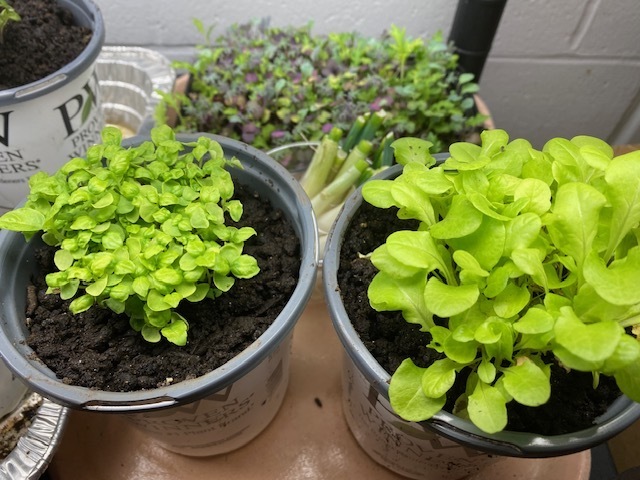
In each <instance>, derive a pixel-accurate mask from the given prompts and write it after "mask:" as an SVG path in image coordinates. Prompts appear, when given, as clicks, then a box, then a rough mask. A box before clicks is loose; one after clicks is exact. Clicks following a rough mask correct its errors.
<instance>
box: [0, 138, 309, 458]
mask: <svg viewBox="0 0 640 480" xmlns="http://www.w3.org/2000/svg"><path fill="white" fill-rule="evenodd" d="M199 136H200V135H182V136H178V138H179V139H180V140H182V141H183V142H191V141H195V140H196V139H197V138H198V137H199ZM207 136H209V137H211V138H213V139H214V140H216V141H218V142H219V143H220V145H221V146H222V148H223V150H224V152H225V155H226V156H227V157H231V156H235V157H236V158H238V159H239V160H240V162H241V163H242V165H243V167H244V169H243V170H240V169H231V174H232V177H233V178H234V181H235V182H237V183H240V184H243V185H248V186H250V187H252V188H253V189H254V190H256V191H257V192H258V193H259V194H260V195H261V196H263V198H265V199H268V200H269V201H270V202H271V203H272V204H273V206H274V207H275V208H279V209H281V210H282V211H283V212H284V214H285V216H286V217H287V218H288V219H289V221H290V222H291V224H292V226H293V228H294V230H295V232H296V234H297V235H298V238H299V240H300V254H301V267H300V273H299V278H298V284H297V286H296V288H295V290H294V292H293V294H292V295H291V298H290V299H289V301H288V302H287V304H286V305H285V307H284V308H283V310H282V312H281V313H280V314H279V315H278V317H277V318H276V319H275V321H274V322H273V324H272V325H271V326H270V327H269V328H268V329H267V330H266V331H265V332H264V333H263V334H262V335H261V336H260V337H259V338H258V339H257V340H256V341H255V342H254V343H253V344H251V345H250V346H249V347H248V348H247V349H246V350H245V351H243V352H242V353H240V354H239V355H237V356H236V357H235V358H233V359H232V360H230V361H229V362H227V363H226V364H225V365H223V366H221V367H219V368H217V369H215V370H214V371H212V372H210V373H207V374H205V375H203V376H201V377H198V378H195V379H191V380H184V381H182V382H179V383H176V384H172V385H169V386H165V387H160V388H157V389H153V390H140V391H135V392H105V391H100V390H92V389H88V388H84V387H79V386H74V385H66V384H64V383H63V382H61V381H60V380H59V379H57V378H56V376H55V374H54V373H53V372H52V371H51V370H49V369H48V368H47V367H46V366H45V365H43V364H42V363H41V362H38V361H37V360H33V359H32V357H33V356H34V352H33V350H31V348H29V347H28V346H27V345H26V343H25V337H26V334H27V331H26V326H25V313H24V312H25V291H26V290H25V289H26V285H27V282H28V280H29V276H30V274H31V272H32V271H33V270H34V268H35V261H34V256H33V254H34V245H33V244H34V243H37V242H38V241H41V240H36V239H35V238H34V239H32V240H31V241H30V242H29V243H26V242H25V241H24V237H23V236H22V234H20V233H16V232H10V231H7V230H4V231H0V284H1V285H4V288H3V290H2V291H1V292H0V355H2V357H3V358H4V360H5V363H6V364H7V366H8V367H9V368H10V369H11V370H12V371H13V372H14V373H15V375H16V376H18V377H19V378H20V379H21V380H22V381H23V382H25V383H26V384H27V385H29V387H30V388H31V389H32V390H34V391H36V392H38V393H40V394H41V395H43V396H44V397H47V398H49V399H51V400H53V401H55V402H56V403H59V404H61V405H64V406H67V407H71V408H74V409H80V410H88V411H97V412H112V413H122V414H127V415H128V416H129V417H130V419H131V420H132V421H134V422H135V424H136V425H137V426H139V427H140V428H142V429H143V430H145V431H146V432H147V433H148V434H149V435H152V436H155V437H157V438H158V439H159V440H160V441H162V442H163V443H164V445H165V446H166V448H167V449H169V450H172V451H176V452H179V453H183V454H186V455H192V456H204V455H214V454H219V453H224V452H227V451H229V450H232V449H234V448H238V447H239V446H241V445H244V444H245V443H247V442H248V441H249V440H251V439H252V438H253V437H255V436H256V435H257V434H258V433H260V431H261V430H262V429H264V428H265V427H266V426H267V424H268V423H269V422H270V421H271V419H272V418H273V417H274V416H275V414H276V413H277V411H278V409H279V407H280V405H281V403H282V400H283V398H284V394H285V391H286V388H287V384H288V379H289V354H290V348H289V343H290V340H291V335H292V331H293V327H294V325H295V324H296V322H297V320H298V318H299V317H300V315H301V314H302V312H303V310H304V308H305V306H306V304H307V302H308V301H309V298H310V297H311V293H312V291H313V287H314V283H315V279H316V268H317V264H318V252H317V231H316V223H315V217H314V216H313V211H312V209H311V202H310V200H309V198H308V197H307V195H306V194H305V193H304V191H303V190H302V187H301V186H300V184H299V183H298V182H297V181H296V180H295V179H294V178H293V177H292V176H291V174H289V173H288V172H287V171H286V170H285V169H284V167H282V166H280V165H279V164H277V163H276V162H275V161H274V160H273V159H271V158H270V157H269V156H267V155H266V154H265V153H263V152H261V151H259V150H257V149H255V148H253V147H250V146H248V145H245V144H243V143H241V142H238V141H235V140H230V139H227V138H223V137H219V136H215V135H207ZM141 140H142V137H134V138H132V139H130V140H128V141H125V142H123V143H124V144H125V145H127V144H128V145H133V144H135V143H136V142H140V141H141ZM168 407H175V408H169V409H168Z"/></svg>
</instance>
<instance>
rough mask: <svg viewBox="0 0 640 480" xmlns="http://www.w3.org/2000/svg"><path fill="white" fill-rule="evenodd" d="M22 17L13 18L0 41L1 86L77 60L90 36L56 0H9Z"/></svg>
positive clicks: (32, 79) (43, 74) (14, 84)
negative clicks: (14, 19) (0, 41)
mask: <svg viewBox="0 0 640 480" xmlns="http://www.w3.org/2000/svg"><path fill="white" fill-rule="evenodd" d="M9 4H10V5H11V6H13V8H14V9H15V10H16V12H18V14H19V15H20V17H21V20H20V21H19V22H15V21H10V22H9V23H8V24H7V26H6V28H5V29H4V34H3V36H2V38H3V42H2V43H0V90H6V89H9V88H15V87H19V86H22V85H26V84H28V83H32V82H35V81H37V80H40V79H41V78H44V77H46V76H47V75H50V74H52V73H53V72H55V71H57V70H59V69H60V68H62V67H63V66H65V65H66V64H68V63H70V62H71V61H73V60H75V59H76V58H77V57H78V56H79V55H80V53H82V51H83V50H84V49H85V47H86V46H87V44H88V43H89V41H90V40H91V36H92V32H91V29H89V28H86V27H81V26H79V25H76V22H75V20H74V18H73V15H72V14H71V13H70V12H69V11H67V10H65V9H62V8H60V7H58V5H57V2H56V1H55V0H9Z"/></svg>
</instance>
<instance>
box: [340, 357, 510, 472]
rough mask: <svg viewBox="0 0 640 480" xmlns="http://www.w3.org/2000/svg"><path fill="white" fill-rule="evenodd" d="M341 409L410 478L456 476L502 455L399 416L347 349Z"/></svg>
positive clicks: (380, 455)
mask: <svg viewBox="0 0 640 480" xmlns="http://www.w3.org/2000/svg"><path fill="white" fill-rule="evenodd" d="M342 382H343V397H342V400H343V410H344V413H345V417H346V419H347V423H348V425H349V428H350V429H351V432H352V433H353V435H354V437H355V438H356V440H357V442H358V443H359V444H360V446H361V447H362V448H363V449H364V451H365V452H366V453H367V454H368V455H369V456H370V457H371V458H373V460H375V461H376V462H378V463H379V464H381V465H384V466H385V467H387V468H388V469H390V470H392V471H394V472H396V473H399V474H401V475H404V476H406V477H409V478H414V479H421V480H457V479H461V478H467V477H468V476H469V475H472V474H473V473H477V472H479V471H480V470H481V469H482V468H483V467H485V466H486V465H488V464H490V463H494V462H496V461H498V459H499V458H500V457H496V456H490V455H486V454H484V453H481V452H478V451H475V450H472V449H469V448H465V447H463V446H462V445H460V444H458V443H456V442H453V441H451V440H448V439H446V438H444V437H442V436H440V435H438V434H436V433H434V432H432V431H429V430H426V429H425V428H423V427H422V426H421V425H420V424H418V423H414V422H407V421H405V420H402V419H401V418H400V417H398V416H397V415H396V414H395V413H394V412H393V410H392V409H391V405H390V404H389V402H388V401H387V399H386V398H384V397H383V396H382V395H380V394H379V393H378V392H377V391H376V390H375V388H374V387H373V386H372V385H371V383H369V381H367V379H366V378H365V377H364V375H362V373H360V371H359V370H358V369H357V368H356V366H355V365H354V363H353V361H352V360H351V359H350V358H349V357H348V355H345V360H344V368H343V375H342Z"/></svg>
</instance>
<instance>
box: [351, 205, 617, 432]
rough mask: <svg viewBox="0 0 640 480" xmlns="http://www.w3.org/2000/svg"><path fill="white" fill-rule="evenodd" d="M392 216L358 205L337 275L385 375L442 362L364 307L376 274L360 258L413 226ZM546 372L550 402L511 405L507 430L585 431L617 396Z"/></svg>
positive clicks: (387, 316) (605, 381)
mask: <svg viewBox="0 0 640 480" xmlns="http://www.w3.org/2000/svg"><path fill="white" fill-rule="evenodd" d="M395 212H396V210H395V209H388V210H381V209H378V208H374V207H372V206H370V205H369V204H367V203H366V202H365V203H363V205H362V207H361V208H360V209H359V210H358V212H357V213H356V215H355V216H354V218H353V220H352V222H351V225H350V227H349V230H348V231H347V234H346V235H345V238H344V243H343V244H342V250H341V254H340V269H339V271H338V284H339V285H340V291H341V294H342V301H343V303H344V305H345V309H346V311H347V313H348V315H349V318H350V319H351V322H352V324H353V326H354V328H355V329H356V331H357V332H358V334H359V336H360V338H361V340H362V341H363V343H364V344H365V346H366V347H367V349H369V351H370V352H371V353H372V355H373V356H374V357H375V358H376V359H377V360H378V363H380V365H381V366H382V367H383V368H384V369H385V370H386V371H387V372H389V373H390V374H391V373H393V372H394V371H395V370H396V368H397V367H398V366H399V365H400V363H401V362H402V361H403V360H404V359H405V358H411V359H413V361H414V363H415V364H416V365H418V366H421V367H427V366H429V364H431V363H432V362H434V361H435V360H437V359H439V358H442V357H441V355H440V354H439V353H437V352H436V351H435V350H432V349H429V348H427V347H426V345H428V344H429V343H430V341H431V336H430V335H429V334H428V333H425V332H420V330H419V326H418V325H414V324H410V323H407V322H406V321H405V320H404V319H403V318H402V315H401V313H400V312H376V311H375V310H373V309H372V308H371V306H370V305H369V301H368V298H367V288H368V286H369V284H370V283H371V280H372V279H373V277H374V275H375V274H376V273H377V269H376V268H375V267H374V266H373V264H372V263H371V262H370V260H369V259H367V258H363V257H362V256H361V255H359V254H362V255H366V254H367V253H370V252H372V251H373V250H374V249H375V248H376V247H378V246H379V245H381V244H382V243H383V242H384V241H385V239H386V238H387V236H388V235H389V234H390V233H392V232H394V231H397V230H405V229H414V228H415V223H414V222H413V221H411V223H410V221H406V220H399V219H398V218H397V216H396V214H395ZM551 371H552V373H551V389H552V391H551V398H550V400H549V402H548V403H546V404H545V405H542V406H540V407H526V406H523V405H520V404H518V403H516V402H515V401H513V402H510V403H509V404H508V405H507V408H508V418H509V423H508V425H507V428H506V429H507V430H511V431H518V432H532V433H539V434H542V435H558V434H562V433H569V432H574V431H578V430H581V429H584V428H588V427H589V426H591V425H592V424H593V420H594V419H595V418H596V417H598V416H599V415H601V414H603V413H604V411H605V410H606V409H607V408H608V407H609V406H610V405H611V403H612V402H613V401H614V400H615V399H616V398H617V397H619V396H620V390H619V389H618V387H617V385H616V383H615V380H614V379H613V378H612V377H607V376H604V375H601V376H600V383H599V386H598V388H597V389H595V390H594V389H593V387H592V384H593V378H592V375H591V374H590V373H583V372H576V371H572V372H570V373H568V372H567V371H565V370H564V369H563V368H561V367H560V366H558V365H557V364H552V367H551ZM465 382H466V376H464V375H462V373H461V374H459V375H458V378H457V381H456V385H455V386H454V388H453V389H452V390H451V391H450V396H449V398H448V402H447V405H446V406H445V410H447V411H449V412H451V411H452V409H453V403H454V401H455V399H456V398H457V397H458V396H459V395H460V394H461V393H462V392H463V391H464V383H465Z"/></svg>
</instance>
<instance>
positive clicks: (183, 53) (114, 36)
mask: <svg viewBox="0 0 640 480" xmlns="http://www.w3.org/2000/svg"><path fill="white" fill-rule="evenodd" d="M96 1H97V3H98V4H99V5H100V8H101V9H102V12H103V15H104V19H105V23H106V30H107V44H110V45H140V46H146V47H149V48H154V49H156V50H158V51H160V52H162V53H164V54H165V55H167V56H168V57H169V58H170V59H185V58H191V56H192V54H193V45H195V44H197V43H199V42H200V41H201V38H200V36H199V34H198V33H197V31H196V29H195V28H194V27H193V24H192V19H193V18H199V19H200V20H202V21H203V22H204V23H205V24H206V25H215V26H216V29H215V30H214V35H217V34H219V33H221V32H222V31H223V30H224V28H226V27H227V26H228V25H230V24H232V23H243V22H246V21H248V20H250V19H255V18H263V17H270V18H271V22H272V24H273V25H302V24H306V23H307V22H309V21H313V24H314V29H313V31H314V32H317V33H327V32H330V31H351V30H357V31H360V32H362V33H364V34H367V35H378V34H379V33H380V32H382V31H383V30H385V29H386V28H388V27H389V26H390V25H391V24H392V23H395V24H396V25H398V26H404V27H406V28H407V32H408V33H409V34H410V35H411V36H430V35H432V34H433V33H434V32H436V31H438V30H442V31H443V32H444V34H445V38H446V36H447V35H448V33H449V29H450V27H451V23H452V21H453V16H454V13H455V9H456V5H457V1H456V0H426V1H425V0H422V1H421V0H393V1H384V0H351V1H350V2H345V1H343V0H325V1H322V2H321V1H309V0H298V1H293V0H234V1H231V2H221V1H205V0H182V1H181V2H175V1H169V0H146V1H145V0H142V1H137V2H132V1H127V0H96ZM480 86H481V91H480V94H481V95H482V97H483V98H484V99H485V100H486V103H487V104H488V106H489V108H490V109H491V112H492V114H493V117H494V120H495V123H496V125H497V126H498V127H501V128H504V129H506V130H507V131H508V132H509V133H510V134H511V136H512V137H513V138H515V137H524V138H527V139H529V140H530V141H532V142H533V143H534V145H536V146H538V147H541V146H542V144H543V143H544V142H545V141H546V140H548V139H549V138H552V137H554V136H564V137H571V136H574V135H578V134H587V135H594V136H598V137H600V138H603V139H605V140H607V141H609V142H611V143H614V144H621V143H640V2H639V1H638V0H509V1H508V3H507V6H506V8H505V11H504V14H503V16H502V20H501V22H500V27H499V29H498V33H497V35H496V38H495V41H494V44H493V48H492V51H491V55H490V57H489V59H488V61H487V63H486V65H485V68H484V71H483V74H482V79H481V85H480Z"/></svg>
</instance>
